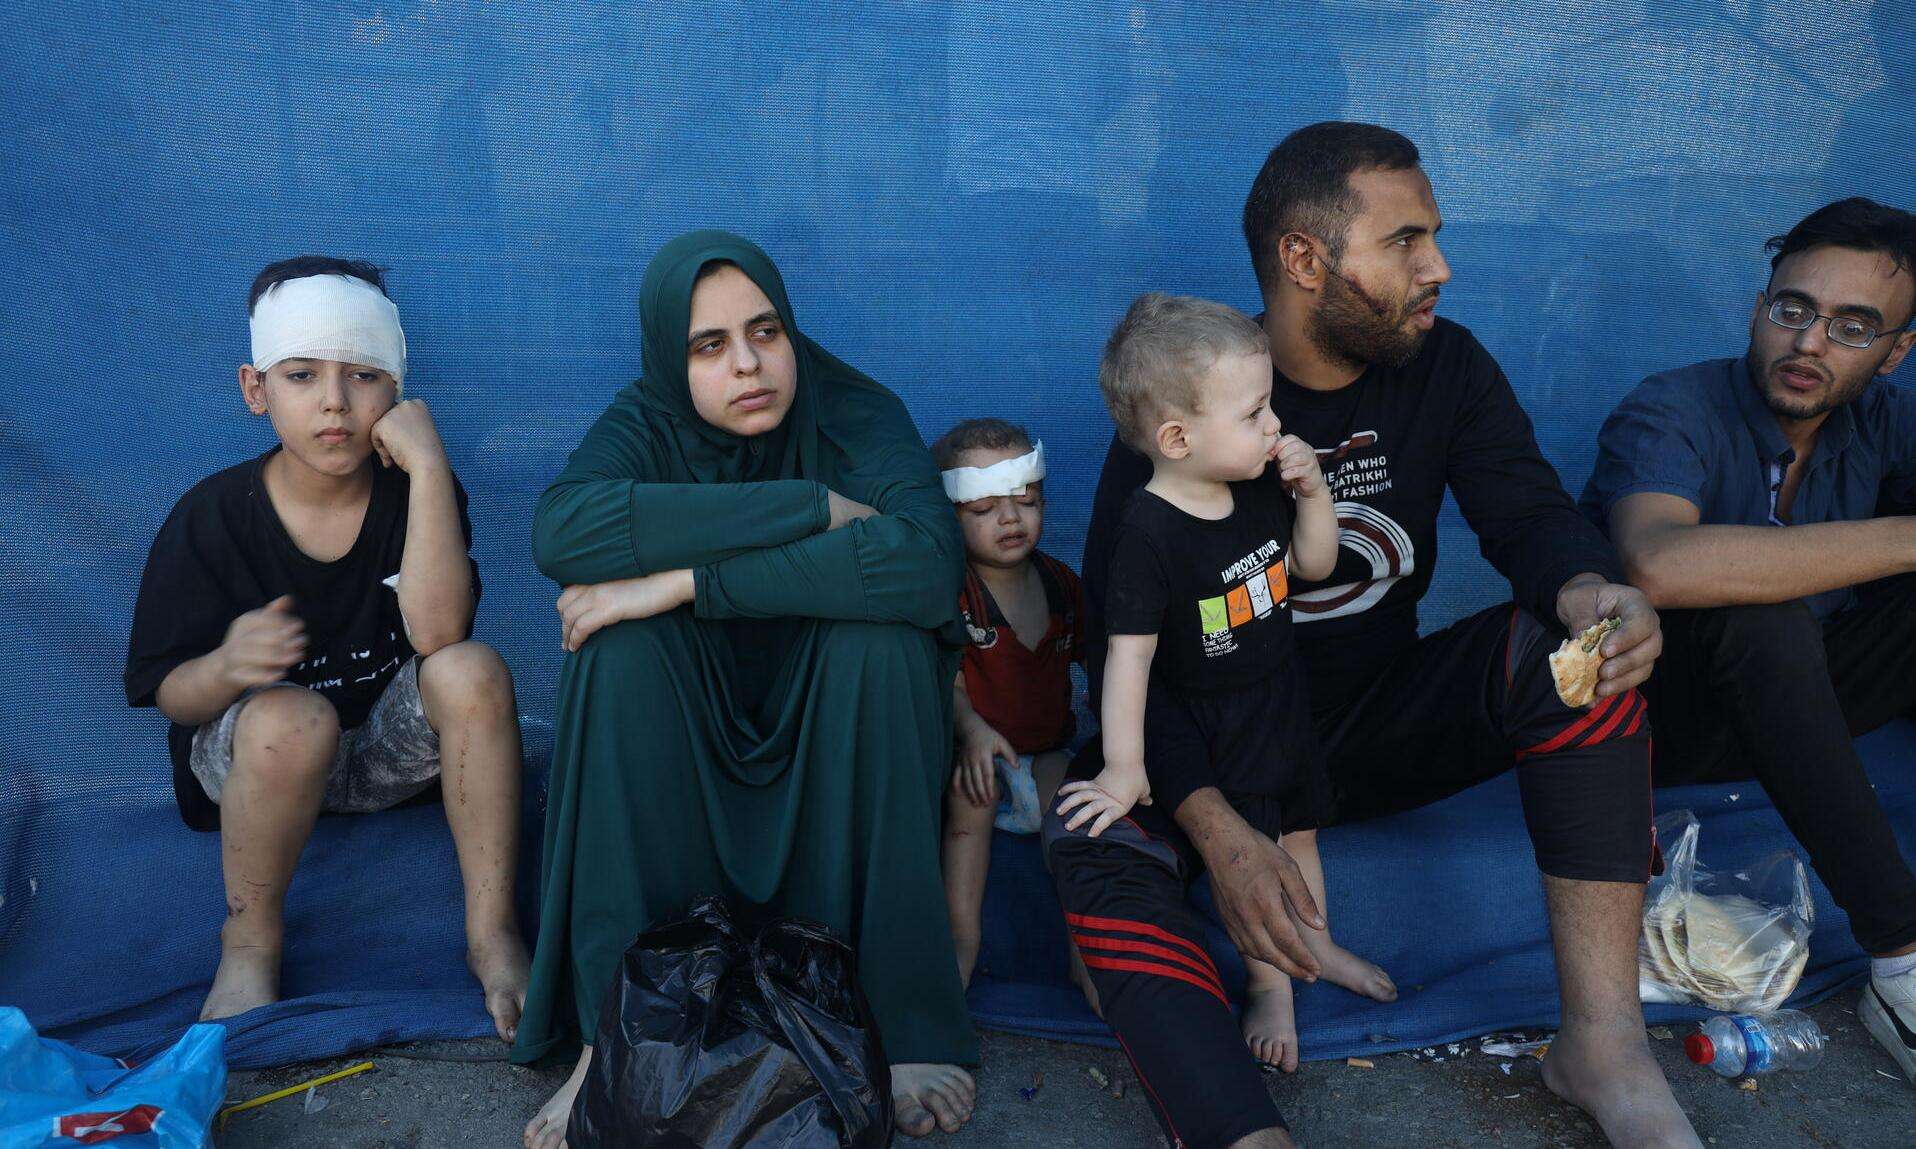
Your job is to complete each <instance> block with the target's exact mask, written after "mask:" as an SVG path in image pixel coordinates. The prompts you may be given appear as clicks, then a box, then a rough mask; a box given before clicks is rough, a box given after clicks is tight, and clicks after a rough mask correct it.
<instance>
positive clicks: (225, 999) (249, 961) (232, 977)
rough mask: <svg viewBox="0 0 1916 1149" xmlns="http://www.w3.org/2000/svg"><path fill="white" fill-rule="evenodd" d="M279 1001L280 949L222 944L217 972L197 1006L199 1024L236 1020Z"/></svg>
mask: <svg viewBox="0 0 1916 1149" xmlns="http://www.w3.org/2000/svg"><path fill="white" fill-rule="evenodd" d="M278 1000H279V947H278V946H265V945H245V944H237V945H221V947H220V968H219V972H218V973H215V974H214V975H213V989H212V991H211V992H210V993H208V994H207V995H206V1004H205V1005H203V1006H201V1007H200V1020H201V1021H217V1020H218V1019H220V1018H222V1017H237V1016H238V1015H240V1014H242V1013H245V1012H246V1011H247V1010H249V1009H257V1008H259V1007H260V1006H262V1005H271V1004H272V1003H273V1002H276V1001H278Z"/></svg>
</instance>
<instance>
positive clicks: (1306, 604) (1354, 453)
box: [1292, 431, 1417, 622]
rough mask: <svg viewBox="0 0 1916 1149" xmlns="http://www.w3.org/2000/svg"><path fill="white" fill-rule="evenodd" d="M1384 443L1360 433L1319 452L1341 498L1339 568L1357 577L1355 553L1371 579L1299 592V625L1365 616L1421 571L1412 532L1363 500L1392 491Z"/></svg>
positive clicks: (1328, 479)
mask: <svg viewBox="0 0 1916 1149" xmlns="http://www.w3.org/2000/svg"><path fill="white" fill-rule="evenodd" d="M1379 443H1380V438H1379V436H1378V434H1377V432H1375V431H1358V432H1356V433H1354V434H1352V435H1351V436H1350V437H1349V438H1347V439H1345V440H1344V441H1343V442H1342V443H1339V444H1338V445H1337V446H1335V447H1329V448H1325V447H1320V448H1318V450H1317V457H1318V462H1319V463H1320V465H1322V467H1323V468H1324V479H1325V481H1326V482H1327V483H1329V484H1330V489H1331V497H1332V498H1333V499H1334V500H1336V502H1335V507H1336V510H1337V546H1338V559H1337V566H1338V568H1339V569H1340V570H1344V571H1345V572H1346V573H1351V572H1350V571H1349V566H1350V560H1349V558H1347V557H1346V554H1345V552H1349V555H1350V556H1354V557H1355V558H1356V559H1357V560H1358V562H1357V569H1358V570H1359V571H1364V572H1367V573H1368V577H1363V578H1357V579H1354V580H1352V581H1350V582H1346V583H1339V584H1338V585H1336V586H1327V587H1320V588H1318V589H1316V590H1312V591H1304V592H1301V593H1299V594H1298V595H1297V596H1296V597H1295V598H1293V599H1292V602H1293V603H1294V604H1295V605H1296V616H1297V621H1299V622H1316V621H1318V620H1320V619H1326V618H1342V617H1344V616H1346V615H1352V614H1361V613H1362V612H1364V611H1367V610H1369V609H1370V608H1371V607H1373V606H1375V605H1377V603H1379V602H1380V601H1382V600H1383V597H1384V596H1385V595H1387V594H1389V593H1390V588H1391V587H1393V586H1395V585H1396V584H1397V580H1398V579H1401V578H1403V577H1404V576H1406V575H1409V574H1411V573H1413V572H1414V571H1416V569H1417V548H1416V547H1415V546H1413V545H1412V544H1411V541H1410V534H1409V532H1407V531H1405V530H1404V528H1403V526H1402V525H1400V524H1399V523H1398V522H1397V520H1396V519H1393V518H1391V517H1390V516H1389V515H1387V514H1385V513H1383V512H1382V511H1379V510H1377V509H1376V508H1374V507H1372V506H1370V505H1369V504H1367V503H1363V502H1359V501H1358V500H1360V499H1363V498H1366V497H1368V496H1371V495H1379V494H1382V493H1384V492H1385V491H1388V490H1390V489H1391V486H1392V480H1391V475H1390V456H1389V455H1386V454H1384V453H1383V452H1381V451H1377V450H1376V448H1377V447H1378V446H1379ZM1373 452H1374V453H1373Z"/></svg>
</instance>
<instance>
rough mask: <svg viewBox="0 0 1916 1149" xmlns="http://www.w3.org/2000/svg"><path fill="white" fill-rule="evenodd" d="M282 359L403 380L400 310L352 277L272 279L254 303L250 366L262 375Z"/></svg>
mask: <svg viewBox="0 0 1916 1149" xmlns="http://www.w3.org/2000/svg"><path fill="white" fill-rule="evenodd" d="M282 359H327V360H331V361H333V362H335V363H357V364H359V365H361V366H364V367H377V368H379V369H380V370H381V371H384V372H386V373H387V374H388V375H391V376H392V377H393V379H394V380H396V381H402V382H403V381H404V380H405V378H406V333H405V332H404V331H402V330H401V329H400V327H399V309H398V308H397V307H394V306H393V301H392V300H390V299H387V298H386V296H385V295H384V294H382V293H381V292H380V290H379V289H378V288H377V287H374V286H373V285H372V284H370V283H367V282H366V281H365V280H363V279H359V278H357V277H356V276H351V275H309V276H306V277H305V278H303V279H288V280H286V281H284V282H282V283H276V284H274V285H273V286H271V287H269V288H267V289H266V294H264V295H262V296H260V297H259V302H258V303H256V304H254V305H253V368H254V369H255V370H257V371H259V372H261V373H264V372H265V371H266V370H267V369H269V368H271V367H272V366H273V364H275V363H278V362H279V361H281V360H282Z"/></svg>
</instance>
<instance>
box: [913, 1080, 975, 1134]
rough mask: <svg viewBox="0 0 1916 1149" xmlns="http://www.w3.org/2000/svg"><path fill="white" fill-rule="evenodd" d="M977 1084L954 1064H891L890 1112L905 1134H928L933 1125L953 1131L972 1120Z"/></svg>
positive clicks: (946, 1130) (948, 1131)
mask: <svg viewBox="0 0 1916 1149" xmlns="http://www.w3.org/2000/svg"><path fill="white" fill-rule="evenodd" d="M977 1100H978V1085H977V1083H976V1082H974V1081H972V1079H971V1074H969V1073H966V1072H965V1071H964V1070H962V1069H960V1068H958V1067H957V1066H955V1065H923V1064H909V1065H894V1066H892V1067H891V1105H892V1114H893V1116H894V1117H895V1118H896V1120H897V1124H898V1131H899V1132H900V1133H903V1134H904V1135H905V1136H907V1137H928V1136H930V1135H931V1131H932V1128H933V1127H934V1126H936V1127H937V1128H939V1129H943V1130H944V1131H945V1132H947V1133H956V1132H958V1130H959V1129H960V1128H962V1127H963V1126H964V1124H965V1122H967V1121H969V1120H971V1107H972V1105H973V1104H974V1103H975V1102H976V1101H977Z"/></svg>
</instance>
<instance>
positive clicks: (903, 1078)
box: [534, 1064, 978, 1149]
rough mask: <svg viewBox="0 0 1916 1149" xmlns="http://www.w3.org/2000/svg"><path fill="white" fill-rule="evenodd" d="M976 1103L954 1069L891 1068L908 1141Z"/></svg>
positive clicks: (967, 1080) (955, 1122) (961, 1119)
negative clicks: (909, 1138)
mask: <svg viewBox="0 0 1916 1149" xmlns="http://www.w3.org/2000/svg"><path fill="white" fill-rule="evenodd" d="M977 1100H978V1085H977V1083H976V1082H974V1081H973V1080H972V1079H971V1074H969V1073H966V1072H965V1071H964V1070H962V1069H960V1068H958V1067H957V1066H955V1065H925V1064H909V1065H894V1066H892V1067H891V1107H892V1114H893V1116H894V1117H895V1118H896V1121H897V1125H898V1131H899V1132H900V1133H903V1134H904V1135H905V1136H907V1137H926V1136H929V1135H930V1134H931V1131H932V1128H933V1127H934V1126H936V1127H937V1128H939V1129H943V1130H944V1131H945V1132H947V1133H956V1132H958V1130H959V1129H960V1128H962V1127H963V1126H964V1124H965V1122H967V1121H969V1120H971V1107H972V1106H973V1105H974V1104H975V1103H976V1102H977ZM534 1149H544V1147H543V1146H535V1147H534Z"/></svg>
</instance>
